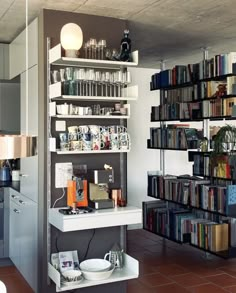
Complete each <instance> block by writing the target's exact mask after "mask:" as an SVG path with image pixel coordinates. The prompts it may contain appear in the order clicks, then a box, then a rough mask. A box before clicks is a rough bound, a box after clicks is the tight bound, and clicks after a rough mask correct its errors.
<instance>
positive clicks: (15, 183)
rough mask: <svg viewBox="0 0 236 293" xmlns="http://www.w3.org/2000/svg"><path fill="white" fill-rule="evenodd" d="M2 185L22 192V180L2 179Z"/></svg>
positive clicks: (0, 183) (0, 182) (0, 184)
mask: <svg viewBox="0 0 236 293" xmlns="http://www.w3.org/2000/svg"><path fill="white" fill-rule="evenodd" d="M1 187H11V188H13V189H14V190H16V191H18V192H20V181H0V188H1Z"/></svg>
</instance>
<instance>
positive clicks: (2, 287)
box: [0, 281, 7, 293]
mask: <svg viewBox="0 0 236 293" xmlns="http://www.w3.org/2000/svg"><path fill="white" fill-rule="evenodd" d="M0 292H1V293H7V288H6V286H5V284H4V283H3V282H2V281H0Z"/></svg>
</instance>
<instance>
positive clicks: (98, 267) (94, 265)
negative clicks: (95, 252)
mask: <svg viewBox="0 0 236 293" xmlns="http://www.w3.org/2000/svg"><path fill="white" fill-rule="evenodd" d="M110 267H111V263H110V262H109V261H108V260H105V259H102V258H91V259H87V260H85V261H82V262H81V264H80V269H81V271H86V272H104V271H108V270H109V268H110Z"/></svg>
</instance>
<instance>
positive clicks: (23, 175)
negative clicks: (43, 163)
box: [20, 174, 29, 177]
mask: <svg viewBox="0 0 236 293" xmlns="http://www.w3.org/2000/svg"><path fill="white" fill-rule="evenodd" d="M20 177H29V175H28V174H20Z"/></svg>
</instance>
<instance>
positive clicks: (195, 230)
mask: <svg viewBox="0 0 236 293" xmlns="http://www.w3.org/2000/svg"><path fill="white" fill-rule="evenodd" d="M191 243H192V244H194V245H196V246H198V247H200V248H203V249H205V250H210V251H213V252H219V251H226V250H228V249H229V225H228V224H227V223H221V224H219V223H216V222H212V221H209V220H207V219H192V220H191Z"/></svg>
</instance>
